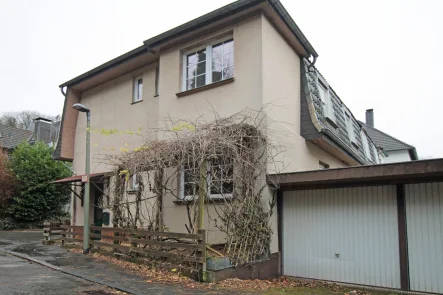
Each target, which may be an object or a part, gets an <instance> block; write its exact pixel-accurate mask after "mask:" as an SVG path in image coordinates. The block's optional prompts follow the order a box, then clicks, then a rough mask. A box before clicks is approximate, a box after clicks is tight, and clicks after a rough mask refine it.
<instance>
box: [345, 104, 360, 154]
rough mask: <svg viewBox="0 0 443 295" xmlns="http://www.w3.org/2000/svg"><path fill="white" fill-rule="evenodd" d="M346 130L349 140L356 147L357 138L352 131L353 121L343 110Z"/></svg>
mask: <svg viewBox="0 0 443 295" xmlns="http://www.w3.org/2000/svg"><path fill="white" fill-rule="evenodd" d="M344 113H345V121H346V131H348V136H349V141H350V142H351V144H353V145H354V147H355V148H357V149H358V145H357V139H356V136H355V132H354V123H353V122H352V117H351V114H350V113H349V112H348V111H347V110H345V111H344Z"/></svg>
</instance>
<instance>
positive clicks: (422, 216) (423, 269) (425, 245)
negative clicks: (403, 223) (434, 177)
mask: <svg viewBox="0 0 443 295" xmlns="http://www.w3.org/2000/svg"><path fill="white" fill-rule="evenodd" d="M405 193H406V194H405V195H406V218H407V229H408V253H409V277H410V288H411V290H413V291H421V292H430V293H443V183H442V182H434V183H420V184H409V185H406V186H405Z"/></svg>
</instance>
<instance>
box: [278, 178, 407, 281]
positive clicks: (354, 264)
mask: <svg viewBox="0 0 443 295" xmlns="http://www.w3.org/2000/svg"><path fill="white" fill-rule="evenodd" d="M398 248H399V247H398V220H397V202H396V190H395V186H378V187H361V188H339V189H324V190H306V191H292V192H285V193H284V195H283V273H284V274H285V275H289V276H297V277H304V278H312V279H322V280H330V281H337V282H347V283H354V284H363V285H373V286H383V287H389V288H400V267H399V265H400V264H399V249H398Z"/></svg>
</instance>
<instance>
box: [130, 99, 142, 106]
mask: <svg viewBox="0 0 443 295" xmlns="http://www.w3.org/2000/svg"><path fill="white" fill-rule="evenodd" d="M141 102H143V99H142V100H139V101H135V102H134V101H133V102H131V105H133V104H137V103H141Z"/></svg>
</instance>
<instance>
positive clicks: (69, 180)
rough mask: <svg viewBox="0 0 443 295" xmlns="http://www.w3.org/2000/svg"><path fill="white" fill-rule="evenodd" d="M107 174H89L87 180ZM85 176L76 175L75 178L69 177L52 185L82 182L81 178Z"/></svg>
mask: <svg viewBox="0 0 443 295" xmlns="http://www.w3.org/2000/svg"><path fill="white" fill-rule="evenodd" d="M107 173H109V172H100V173H91V174H89V178H91V179H92V178H94V177H98V176H105V174H107ZM83 176H86V174H83V175H76V176H71V177H67V178H62V179H59V180H56V181H53V182H52V183H71V182H81V181H82V177H83Z"/></svg>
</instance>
